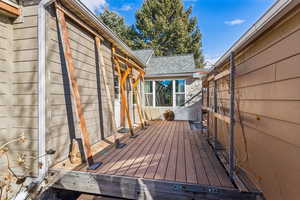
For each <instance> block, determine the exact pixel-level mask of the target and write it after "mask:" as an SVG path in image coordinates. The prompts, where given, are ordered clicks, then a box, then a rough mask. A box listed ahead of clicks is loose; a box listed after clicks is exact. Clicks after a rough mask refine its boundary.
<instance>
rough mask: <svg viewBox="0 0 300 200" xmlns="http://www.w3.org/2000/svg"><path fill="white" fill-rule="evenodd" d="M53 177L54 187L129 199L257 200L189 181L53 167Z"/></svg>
mask: <svg viewBox="0 0 300 200" xmlns="http://www.w3.org/2000/svg"><path fill="white" fill-rule="evenodd" d="M50 174H51V175H52V176H51V177H49V179H50V181H51V178H52V177H60V179H59V180H58V181H57V182H56V183H55V184H54V185H53V187H54V188H59V189H64V190H74V191H78V192H83V193H90V194H99V195H107V196H113V197H119V198H122V199H123V198H125V199H137V200H142V199H170V200H171V199H177V200H190V199H207V200H213V199H222V200H241V199H244V200H256V199H257V197H258V195H259V194H257V193H252V192H240V191H239V190H237V189H235V188H226V187H217V186H209V185H200V184H189V183H183V182H175V181H164V180H153V179H143V178H135V177H126V176H116V175H105V174H97V173H91V172H80V171H68V170H50Z"/></svg>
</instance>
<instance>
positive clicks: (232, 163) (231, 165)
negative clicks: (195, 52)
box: [229, 52, 235, 179]
mask: <svg viewBox="0 0 300 200" xmlns="http://www.w3.org/2000/svg"><path fill="white" fill-rule="evenodd" d="M234 99H235V63H234V52H231V56H230V111H229V112H230V125H229V176H230V178H231V179H233V176H234V171H235V157H234V125H235V120H234V106H235V103H234Z"/></svg>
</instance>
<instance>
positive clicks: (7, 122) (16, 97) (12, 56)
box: [0, 7, 38, 174]
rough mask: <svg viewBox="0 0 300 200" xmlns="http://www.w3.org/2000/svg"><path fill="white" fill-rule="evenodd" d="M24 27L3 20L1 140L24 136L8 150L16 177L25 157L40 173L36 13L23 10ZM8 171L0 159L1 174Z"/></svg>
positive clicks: (0, 45)
mask: <svg viewBox="0 0 300 200" xmlns="http://www.w3.org/2000/svg"><path fill="white" fill-rule="evenodd" d="M23 15H24V16H23V17H24V23H13V22H12V20H10V19H8V18H6V17H5V16H2V15H1V16H0V29H1V32H0V63H1V70H0V82H1V83H0V88H1V90H0V93H1V94H0V110H1V111H0V113H1V114H0V116H1V119H3V120H2V121H1V125H0V132H1V134H0V140H1V143H2V141H7V142H8V141H11V140H13V139H15V138H17V137H20V136H21V135H22V134H24V135H25V137H26V142H24V143H19V144H16V143H12V144H11V145H9V146H8V148H9V154H10V155H9V157H10V158H11V166H13V169H14V170H15V171H16V173H19V174H23V173H24V172H25V171H26V170H25V169H24V168H23V167H19V166H18V165H17V163H16V158H17V157H18V156H19V155H21V154H26V157H25V166H26V167H28V168H30V169H32V170H30V173H33V174H35V173H36V172H37V162H36V161H35V160H34V157H36V156H37V137H38V135H37V128H38V127H37V123H38V118H37V117H38V116H37V109H38V107H37V105H38V94H37V85H38V79H37V12H35V10H34V9H32V8H31V7H24V8H23ZM29 44H30V45H29ZM3 168H6V160H5V159H1V161H0V171H2V170H3Z"/></svg>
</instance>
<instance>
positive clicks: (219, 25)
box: [82, 0, 276, 62]
mask: <svg viewBox="0 0 300 200" xmlns="http://www.w3.org/2000/svg"><path fill="white" fill-rule="evenodd" d="M82 1H83V2H84V3H85V4H86V5H87V6H88V7H89V8H90V9H92V10H93V11H95V10H98V12H99V11H101V9H103V7H108V8H109V9H110V10H114V11H116V12H118V13H119V14H120V15H121V16H123V17H124V18H125V21H126V23H127V24H133V23H134V21H135V11H136V10H137V9H139V8H140V7H141V5H142V3H143V0H82ZM275 1H276V0H183V2H184V5H185V6H186V7H188V6H190V5H192V6H193V13H192V15H193V16H197V17H198V21H199V24H198V25H199V28H200V30H201V33H202V43H203V53H204V56H205V59H206V60H207V61H208V62H215V61H216V60H217V59H218V58H219V57H220V56H222V55H223V53H224V52H225V51H226V50H227V49H228V48H229V47H230V46H231V45H232V44H233V43H234V42H235V41H236V40H237V39H238V38H239V37H240V36H241V35H242V34H243V33H244V32H245V31H247V29H248V28H249V27H250V26H251V25H252V24H253V23H254V22H255V21H256V20H257V19H258V18H259V17H260V16H261V15H262V14H263V13H264V12H265V11H267V9H268V8H270V7H271V5H272V4H273V3H274V2H275Z"/></svg>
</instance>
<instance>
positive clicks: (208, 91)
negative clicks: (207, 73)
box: [206, 82, 210, 139]
mask: <svg viewBox="0 0 300 200" xmlns="http://www.w3.org/2000/svg"><path fill="white" fill-rule="evenodd" d="M206 93H207V96H206V100H207V107H209V104H210V102H209V96H210V90H209V82H208V86H207V91H206ZM209 121H210V114H209V112H207V138H208V139H209V137H210V133H209V126H210V123H209Z"/></svg>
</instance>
